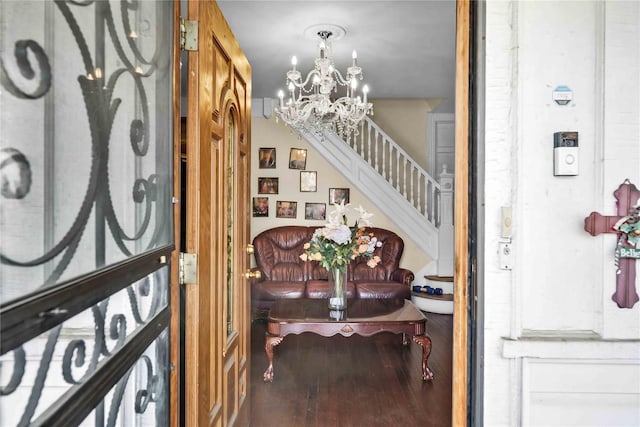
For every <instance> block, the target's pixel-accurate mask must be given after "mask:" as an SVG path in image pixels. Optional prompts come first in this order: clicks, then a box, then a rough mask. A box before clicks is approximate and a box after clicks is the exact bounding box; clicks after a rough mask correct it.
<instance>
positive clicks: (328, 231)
mask: <svg viewBox="0 0 640 427" xmlns="http://www.w3.org/2000/svg"><path fill="white" fill-rule="evenodd" d="M333 206H334V207H335V210H334V211H333V212H330V213H329V214H328V222H327V225H325V226H324V227H322V228H318V229H316V231H315V232H314V233H313V236H312V238H311V240H310V241H309V242H307V243H305V245H304V249H305V251H304V253H303V254H302V255H300V258H301V259H302V260H303V261H318V262H319V263H320V265H322V266H323V267H324V268H325V269H326V270H327V271H333V270H334V269H338V270H339V271H341V272H342V273H344V272H346V271H347V266H348V265H349V263H350V262H351V261H352V260H354V259H356V258H357V257H359V256H364V257H367V258H369V261H367V265H368V266H369V267H371V268H374V267H375V266H376V265H378V264H379V263H380V257H379V256H377V255H376V256H374V255H373V251H374V250H375V248H377V247H380V246H382V243H381V242H379V241H378V239H377V238H376V237H375V236H374V235H373V233H367V232H366V227H367V226H371V222H370V221H369V219H370V218H371V217H372V216H373V214H371V213H368V212H367V211H365V210H364V209H363V208H362V207H361V206H360V207H358V209H356V210H357V211H358V212H359V213H360V216H359V218H358V219H357V220H356V223H355V225H354V226H353V227H351V228H350V227H349V226H348V225H347V207H348V206H349V205H346V206H345V204H344V202H342V203H340V204H334V205H333Z"/></svg>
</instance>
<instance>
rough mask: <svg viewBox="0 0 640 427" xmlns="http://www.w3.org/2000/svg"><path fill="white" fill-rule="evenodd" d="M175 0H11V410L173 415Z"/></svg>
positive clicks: (3, 192) (4, 347) (7, 266)
mask: <svg viewBox="0 0 640 427" xmlns="http://www.w3.org/2000/svg"><path fill="white" fill-rule="evenodd" d="M173 8H174V3H173V2H171V1H153V2H152V1H138V0H122V1H107V0H96V1H94V0H67V1H62V0H55V1H47V2H43V1H3V2H1V3H0V25H1V27H0V49H1V51H0V65H1V69H0V84H1V89H0V90H1V92H0V129H1V131H0V180H1V185H0V261H1V264H0V334H1V343H0V368H1V369H0V425H19V426H26V425H47V426H53V425H61V426H62V425H64V426H70V425H79V424H82V425H95V426H105V425H108V426H115V425H127V426H129V425H167V424H168V420H169V407H168V400H169V398H168V390H169V379H168V378H169V376H168V368H169V318H170V309H169V261H168V260H169V259H170V253H171V251H172V250H173V247H174V246H173V218H172V215H171V212H172V207H171V195H172V194H171V191H172V173H173V172H172V141H173V135H172V113H173V110H172V108H173V107H172V106H173V102H172V96H171V94H172V70H173V68H172V64H173V58H172V52H173V49H172V47H171V46H172V43H173V36H172V35H173V25H174V23H173Z"/></svg>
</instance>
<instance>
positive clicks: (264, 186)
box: [258, 177, 278, 194]
mask: <svg viewBox="0 0 640 427" xmlns="http://www.w3.org/2000/svg"><path fill="white" fill-rule="evenodd" d="M258 194H278V178H271V177H261V178H258Z"/></svg>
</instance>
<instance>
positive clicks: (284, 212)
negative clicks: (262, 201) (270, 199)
mask: <svg viewBox="0 0 640 427" xmlns="http://www.w3.org/2000/svg"><path fill="white" fill-rule="evenodd" d="M297 215H298V202H283V201H280V200H278V201H277V202H276V218H295V217H296V216H297Z"/></svg>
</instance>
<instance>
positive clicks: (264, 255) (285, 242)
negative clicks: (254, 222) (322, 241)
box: [253, 226, 315, 281]
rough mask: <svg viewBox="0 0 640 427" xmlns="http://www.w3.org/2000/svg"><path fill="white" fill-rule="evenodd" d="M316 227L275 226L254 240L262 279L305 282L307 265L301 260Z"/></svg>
mask: <svg viewBox="0 0 640 427" xmlns="http://www.w3.org/2000/svg"><path fill="white" fill-rule="evenodd" d="M314 230H315V228H312V227H303V226H285V227H275V228H271V229H269V230H265V231H263V232H262V233H260V234H258V235H257V236H256V237H255V238H254V239H253V246H254V255H255V259H256V265H257V267H258V268H259V269H260V271H261V272H262V275H263V278H264V280H275V281H306V280H307V279H308V276H309V275H308V269H309V268H308V265H307V263H306V262H304V261H302V260H301V259H300V255H301V254H302V253H303V252H304V247H303V246H304V244H305V243H307V242H308V241H309V240H310V239H311V236H312V235H313V231H314Z"/></svg>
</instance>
